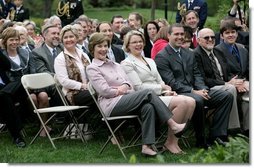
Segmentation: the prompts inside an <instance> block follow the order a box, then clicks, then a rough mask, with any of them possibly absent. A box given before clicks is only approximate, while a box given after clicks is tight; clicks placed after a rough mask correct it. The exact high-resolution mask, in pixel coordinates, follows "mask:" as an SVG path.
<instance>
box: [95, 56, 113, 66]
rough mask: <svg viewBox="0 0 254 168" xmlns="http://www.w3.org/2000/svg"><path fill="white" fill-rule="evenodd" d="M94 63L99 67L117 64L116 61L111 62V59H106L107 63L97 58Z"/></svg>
mask: <svg viewBox="0 0 254 168" xmlns="http://www.w3.org/2000/svg"><path fill="white" fill-rule="evenodd" d="M92 63H93V64H95V65H97V66H99V67H100V66H102V65H103V64H116V63H115V62H114V61H111V60H110V59H106V61H102V60H99V59H97V58H93V61H92Z"/></svg>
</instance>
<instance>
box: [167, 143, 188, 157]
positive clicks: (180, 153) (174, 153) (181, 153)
mask: <svg viewBox="0 0 254 168" xmlns="http://www.w3.org/2000/svg"><path fill="white" fill-rule="evenodd" d="M166 151H169V153H171V154H173V155H185V154H186V152H184V151H182V150H181V151H179V152H172V151H171V150H169V149H168V148H167V147H166V146H165V145H163V148H162V153H164V152H166Z"/></svg>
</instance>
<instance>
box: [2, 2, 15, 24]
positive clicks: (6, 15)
mask: <svg viewBox="0 0 254 168" xmlns="http://www.w3.org/2000/svg"><path fill="white" fill-rule="evenodd" d="M15 10H16V6H15V5H14V4H13V3H12V2H11V0H0V18H1V19H2V18H3V19H10V20H13V18H14V14H15Z"/></svg>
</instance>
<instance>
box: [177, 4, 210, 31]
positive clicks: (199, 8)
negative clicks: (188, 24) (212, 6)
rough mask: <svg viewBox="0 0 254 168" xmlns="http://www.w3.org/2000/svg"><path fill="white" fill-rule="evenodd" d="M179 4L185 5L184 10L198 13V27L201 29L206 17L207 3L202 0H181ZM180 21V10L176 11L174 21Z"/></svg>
mask: <svg viewBox="0 0 254 168" xmlns="http://www.w3.org/2000/svg"><path fill="white" fill-rule="evenodd" d="M180 6H185V8H186V10H187V11H188V10H194V11H196V12H197V13H198V15H199V19H200V21H199V23H198V27H199V29H202V28H203V27H204V25H205V22H206V18H207V3H206V1H204V0H182V1H181V2H180ZM181 21H182V16H181V15H180V10H178V11H177V13H176V23H180V22H181Z"/></svg>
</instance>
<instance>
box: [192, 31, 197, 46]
mask: <svg viewBox="0 0 254 168" xmlns="http://www.w3.org/2000/svg"><path fill="white" fill-rule="evenodd" d="M192 43H193V47H194V48H196V47H197V45H198V42H197V37H196V34H193V38H192Z"/></svg>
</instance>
